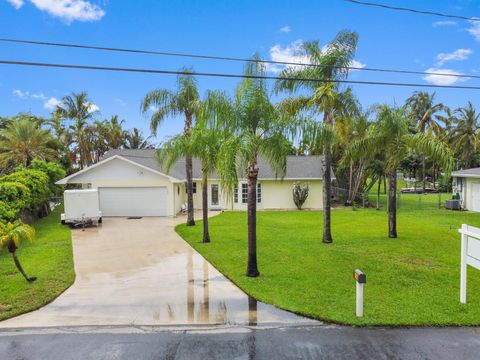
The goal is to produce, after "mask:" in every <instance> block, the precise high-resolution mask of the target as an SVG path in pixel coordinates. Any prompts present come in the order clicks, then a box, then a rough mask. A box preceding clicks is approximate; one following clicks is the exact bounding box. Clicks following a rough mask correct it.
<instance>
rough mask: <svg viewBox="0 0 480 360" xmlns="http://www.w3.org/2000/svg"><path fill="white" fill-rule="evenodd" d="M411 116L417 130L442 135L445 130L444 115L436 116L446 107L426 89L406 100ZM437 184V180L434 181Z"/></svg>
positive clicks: (423, 175) (423, 169)
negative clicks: (443, 124) (442, 121)
mask: <svg viewBox="0 0 480 360" xmlns="http://www.w3.org/2000/svg"><path fill="white" fill-rule="evenodd" d="M406 105H407V108H408V110H409V112H410V116H412V118H413V119H414V120H415V121H416V123H417V130H418V131H419V132H420V133H422V134H425V133H429V134H435V135H437V136H438V135H440V134H441V133H442V132H443V126H442V124H440V121H439V120H441V119H442V117H438V116H435V115H436V114H438V113H439V112H441V111H443V110H444V109H445V107H444V105H443V104H442V103H437V104H435V93H432V94H429V93H427V92H424V91H415V92H414V93H413V95H412V96H410V97H409V98H408V99H407V101H406ZM425 162H426V159H425V155H423V159H422V183H423V191H425V189H426V181H427V174H426V166H425ZM434 184H435V182H434Z"/></svg>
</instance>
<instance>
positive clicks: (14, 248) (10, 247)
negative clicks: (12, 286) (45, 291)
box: [8, 241, 37, 282]
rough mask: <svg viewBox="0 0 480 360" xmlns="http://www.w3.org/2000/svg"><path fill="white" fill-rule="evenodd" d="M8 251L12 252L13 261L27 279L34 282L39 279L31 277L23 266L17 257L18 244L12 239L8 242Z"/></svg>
mask: <svg viewBox="0 0 480 360" xmlns="http://www.w3.org/2000/svg"><path fill="white" fill-rule="evenodd" d="M8 251H9V252H10V253H11V254H12V258H13V262H14V263H15V266H16V267H17V269H18V271H19V272H20V273H21V274H22V275H23V277H24V278H25V280H27V281H28V282H33V281H35V280H37V278H36V277H29V276H28V275H27V273H26V272H25V270H23V267H22V265H21V264H20V261H19V260H18V258H17V246H16V245H15V243H14V242H13V241H10V243H9V244H8Z"/></svg>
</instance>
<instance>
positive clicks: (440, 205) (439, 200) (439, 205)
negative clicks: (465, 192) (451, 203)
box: [438, 192, 442, 209]
mask: <svg viewBox="0 0 480 360" xmlns="http://www.w3.org/2000/svg"><path fill="white" fill-rule="evenodd" d="M438 208H439V209H441V208H442V193H441V192H439V193H438Z"/></svg>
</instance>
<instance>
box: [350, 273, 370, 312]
mask: <svg viewBox="0 0 480 360" xmlns="http://www.w3.org/2000/svg"><path fill="white" fill-rule="evenodd" d="M353 278H354V279H355V282H356V286H357V291H356V292H357V296H356V298H357V305H356V314H357V317H362V316H363V285H364V284H365V283H366V282H367V275H365V274H364V273H363V272H362V271H361V270H360V269H355V271H354V272H353Z"/></svg>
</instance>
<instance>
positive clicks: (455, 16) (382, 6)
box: [345, 0, 480, 21]
mask: <svg viewBox="0 0 480 360" xmlns="http://www.w3.org/2000/svg"><path fill="white" fill-rule="evenodd" d="M345 1H347V2H350V3H353V4H358V5H365V6H374V7H381V8H384V9H389V10H397V11H408V12H411V13H415V14H422V15H434V16H441V17H446V18H451V19H461V20H468V21H480V18H472V17H467V16H461V15H451V14H444V13H439V12H435V11H424V10H416V9H410V8H405V7H397V6H391V5H385V4H379V3H371V2H366V1H358V0H345Z"/></svg>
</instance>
